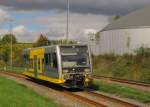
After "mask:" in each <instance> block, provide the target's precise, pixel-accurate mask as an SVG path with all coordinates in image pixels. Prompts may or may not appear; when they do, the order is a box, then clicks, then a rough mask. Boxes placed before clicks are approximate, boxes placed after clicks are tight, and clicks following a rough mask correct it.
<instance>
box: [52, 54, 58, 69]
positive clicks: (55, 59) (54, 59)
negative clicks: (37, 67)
mask: <svg viewBox="0 0 150 107" xmlns="http://www.w3.org/2000/svg"><path fill="white" fill-rule="evenodd" d="M52 63H53V68H58V64H57V55H56V53H52Z"/></svg>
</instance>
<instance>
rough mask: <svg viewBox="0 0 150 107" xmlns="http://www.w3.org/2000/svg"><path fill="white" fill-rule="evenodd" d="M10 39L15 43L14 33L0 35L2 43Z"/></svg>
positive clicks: (8, 41) (6, 42) (9, 41)
mask: <svg viewBox="0 0 150 107" xmlns="http://www.w3.org/2000/svg"><path fill="white" fill-rule="evenodd" d="M11 39H12V43H13V44H15V43H17V39H16V37H15V35H13V34H6V35H4V36H3V37H2V40H1V43H2V44H8V43H11Z"/></svg>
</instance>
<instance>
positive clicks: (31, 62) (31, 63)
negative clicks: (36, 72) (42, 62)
mask: <svg viewBox="0 0 150 107" xmlns="http://www.w3.org/2000/svg"><path fill="white" fill-rule="evenodd" d="M30 68H33V59H30Z"/></svg>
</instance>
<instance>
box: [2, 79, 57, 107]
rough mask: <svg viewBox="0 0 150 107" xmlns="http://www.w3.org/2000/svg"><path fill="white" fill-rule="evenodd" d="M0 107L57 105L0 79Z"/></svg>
mask: <svg viewBox="0 0 150 107" xmlns="http://www.w3.org/2000/svg"><path fill="white" fill-rule="evenodd" d="M0 107H57V104H56V103H55V102H54V101H53V100H49V99H48V98H45V97H42V96H40V95H38V94H37V93H35V92H34V91H32V90H31V89H29V88H27V87H26V86H24V85H21V84H18V83H16V82H15V81H12V80H9V79H7V78H5V77H0Z"/></svg>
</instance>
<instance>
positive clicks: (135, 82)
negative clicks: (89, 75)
mask: <svg viewBox="0 0 150 107" xmlns="http://www.w3.org/2000/svg"><path fill="white" fill-rule="evenodd" d="M94 78H95V79H108V80H110V81H114V82H119V83H125V84H130V85H137V86H142V87H150V84H148V83H144V82H138V81H133V80H126V79H119V78H113V77H105V76H96V75H94Z"/></svg>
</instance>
